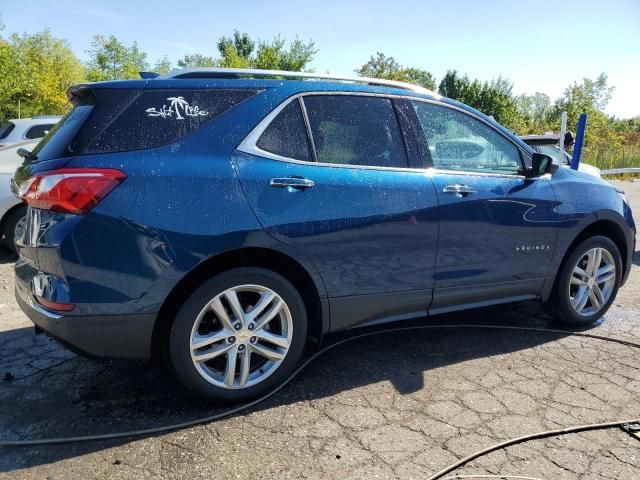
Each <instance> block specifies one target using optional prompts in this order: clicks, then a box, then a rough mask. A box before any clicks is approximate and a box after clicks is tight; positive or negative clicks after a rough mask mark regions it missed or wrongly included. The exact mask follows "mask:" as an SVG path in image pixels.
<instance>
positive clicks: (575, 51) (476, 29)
mask: <svg viewBox="0 0 640 480" xmlns="http://www.w3.org/2000/svg"><path fill="white" fill-rule="evenodd" d="M0 14H1V15H2V17H1V20H2V22H3V23H4V25H5V28H4V31H3V32H2V34H3V36H6V35H9V34H11V33H13V32H19V33H24V32H26V33H34V32H38V31H42V30H43V29H49V30H50V31H51V33H52V34H53V35H54V36H56V37H61V38H65V39H67V40H68V41H69V42H70V44H71V46H72V49H73V50H74V52H75V53H76V55H78V56H79V57H80V58H81V59H82V60H86V58H87V50H89V48H90V45H91V39H92V36H93V35H95V34H101V35H112V34H113V35H115V36H117V37H118V38H119V39H120V40H121V41H122V42H124V43H125V44H127V45H130V44H131V43H132V42H134V41H136V42H138V45H139V47H140V48H141V49H142V50H143V51H145V52H147V53H148V58H149V60H150V62H151V63H152V64H153V63H154V62H155V61H156V60H157V59H159V58H161V57H163V56H164V55H168V57H169V58H170V59H171V60H172V61H173V62H176V61H177V59H179V58H181V57H182V56H184V55H186V54H191V53H194V52H198V53H202V54H208V55H214V56H217V50H216V43H217V40H218V38H219V37H220V36H222V35H227V36H229V35H231V34H232V33H233V30H234V29H238V30H239V31H240V32H247V33H248V34H249V35H250V36H251V37H252V38H254V39H263V40H269V39H272V38H273V37H274V36H276V35H278V34H280V35H281V36H282V38H284V39H288V40H291V39H294V38H295V37H296V36H298V37H299V38H301V39H302V40H313V41H314V42H315V45H316V48H317V49H318V53H317V55H316V56H315V58H314V60H313V62H312V64H311V67H312V68H314V69H315V70H316V71H317V72H323V73H324V72H331V73H335V74H348V75H352V74H353V73H354V72H353V71H354V69H356V68H358V67H360V66H361V65H362V64H364V63H366V62H367V60H368V59H369V57H370V56H371V55H373V54H375V53H376V52H377V51H380V52H383V53H384V54H386V55H390V56H393V57H394V58H395V59H396V60H397V61H398V62H399V63H400V64H401V65H404V66H411V67H416V68H421V69H424V70H428V71H430V72H432V73H433V74H434V75H435V77H436V80H437V81H439V80H440V79H441V78H442V77H443V76H444V74H445V73H446V71H447V70H449V69H456V70H457V71H458V72H460V73H467V74H469V76H470V77H472V78H479V79H481V80H491V79H493V78H496V77H497V76H498V75H502V76H503V77H506V78H508V79H509V80H510V81H511V82H512V83H513V84H514V93H516V94H522V93H526V94H532V93H535V92H544V93H547V94H548V95H549V96H550V97H551V98H552V99H555V98H556V97H558V96H560V95H561V94H562V92H563V91H564V89H565V88H566V87H567V86H568V85H570V84H571V83H573V82H574V81H577V82H580V81H581V80H582V78H584V77H588V78H592V79H595V78H596V77H597V76H598V75H599V74H600V73H601V72H604V73H606V74H607V75H608V77H609V83H610V85H614V86H615V91H614V94H613V98H612V100H611V102H610V104H609V106H608V108H607V113H609V114H613V115H616V116H617V117H620V118H628V117H632V116H637V115H640V0H607V1H606V2H603V1H602V0H600V1H594V0H582V1H574V0H564V1H558V0H555V1H548V0H536V1H527V2H518V1H514V0H509V1H503V0H496V1H490V0H476V1H466V0H446V1H442V0H441V1H438V2H433V1H430V0H421V1H402V0H395V1H389V0H383V1H379V0H368V1H360V0H357V1H347V0H342V1H338V0H323V1H319V2H318V1H315V2H305V1H303V0H297V1H275V0H272V1H253V0H243V1H241V2H239V1H225V2H220V1H217V0H208V1H197V0H181V1H175V0H172V1H168V0H153V1H139V0H138V1H136V0H111V1H97V0H0Z"/></svg>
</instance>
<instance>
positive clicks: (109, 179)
mask: <svg viewBox="0 0 640 480" xmlns="http://www.w3.org/2000/svg"><path fill="white" fill-rule="evenodd" d="M125 178H127V176H126V175H125V174H124V173H123V172H121V171H120V170H115V169H109V168H62V169H60V170H52V171H50V172H43V173H39V174H37V175H35V176H33V177H30V178H28V179H27V180H25V181H23V182H22V184H21V185H19V186H18V189H19V192H18V193H19V195H18V196H19V197H20V198H21V199H22V200H24V201H25V202H26V203H27V204H28V205H29V206H31V207H33V208H40V209H42V210H53V211H56V212H65V213H75V214H80V215H81V214H84V213H87V212H88V211H89V210H91V209H92V208H93V207H95V206H96V205H97V204H98V202H100V200H102V199H103V198H104V197H106V196H107V195H108V194H109V192H111V190H113V189H114V188H116V187H117V186H118V185H119V184H120V183H121V182H122V181H123V180H124V179H125Z"/></svg>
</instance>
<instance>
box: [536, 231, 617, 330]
mask: <svg viewBox="0 0 640 480" xmlns="http://www.w3.org/2000/svg"><path fill="white" fill-rule="evenodd" d="M621 276H622V257H621V256H620V251H619V250H618V247H617V246H616V244H615V243H614V242H613V241H612V240H611V239H609V238H607V237H603V236H600V235H598V236H594V237H589V238H587V239H586V240H584V241H582V242H581V243H580V244H578V245H577V246H576V247H575V248H574V250H573V252H571V253H570V254H569V256H568V257H567V260H566V261H565V262H564V264H563V266H562V268H561V269H560V272H559V274H558V277H557V280H556V283H555V285H554V287H553V291H552V293H551V298H550V299H549V302H548V307H549V311H550V313H551V315H553V317H554V318H555V319H556V320H558V321H559V322H561V323H564V324H567V325H572V326H585V325H591V324H592V323H594V322H595V321H597V320H598V319H600V318H601V317H602V316H603V315H604V314H605V313H606V312H607V310H609V307H611V304H612V303H613V301H614V300H615V298H616V295H617V293H618V288H619V286H620V280H621Z"/></svg>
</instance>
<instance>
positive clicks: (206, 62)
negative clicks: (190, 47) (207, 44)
mask: <svg viewBox="0 0 640 480" xmlns="http://www.w3.org/2000/svg"><path fill="white" fill-rule="evenodd" d="M215 66H216V60H215V59H214V58H213V57H207V56H205V55H201V54H199V53H194V54H193V55H185V56H184V57H182V58H181V59H180V60H178V67H180V68H195V67H215Z"/></svg>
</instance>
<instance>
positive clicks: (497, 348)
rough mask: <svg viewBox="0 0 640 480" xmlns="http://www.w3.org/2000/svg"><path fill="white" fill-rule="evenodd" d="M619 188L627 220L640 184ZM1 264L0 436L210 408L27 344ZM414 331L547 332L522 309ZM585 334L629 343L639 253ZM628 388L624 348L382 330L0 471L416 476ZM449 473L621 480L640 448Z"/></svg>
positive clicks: (583, 449) (594, 414)
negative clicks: (286, 369)
mask: <svg viewBox="0 0 640 480" xmlns="http://www.w3.org/2000/svg"><path fill="white" fill-rule="evenodd" d="M621 185H623V188H625V190H627V192H628V195H629V197H630V199H631V201H632V203H633V204H635V211H636V212H640V183H635V184H630V183H625V184H621ZM637 216H638V214H636V217H637ZM0 262H2V264H1V265H0V375H1V376H3V377H4V381H0V437H1V439H3V440H8V439H36V438H45V437H58V436H74V435H86V434H100V433H109V432H119V431H129V430H135V429H140V428H148V427H155V426H161V425H168V424H172V423H176V422H181V421H186V420H189V419H194V418H198V417H201V416H206V415H210V414H212V413H215V412H216V411H221V409H220V408H219V407H215V406H212V405H209V404H206V403H203V402H201V401H199V400H197V399H195V398H193V397H191V396H190V395H189V394H187V393H186V392H184V391H183V390H182V389H180V388H179V387H178V386H176V385H175V384H174V383H173V382H172V379H171V378H170V377H169V376H168V375H167V374H166V373H165V371H164V370H163V369H162V368H160V367H159V366H157V365H153V364H149V363H144V362H131V361H98V360H89V359H84V358H80V357H77V356H75V355H74V354H72V353H70V352H68V351H67V350H65V349H63V348H62V347H59V346H58V345H57V344H56V343H54V342H52V341H51V340H49V339H47V338H46V337H44V336H38V337H35V336H34V335H33V330H32V328H30V324H29V322H28V320H27V319H26V317H25V316H24V315H23V314H22V313H21V312H20V311H19V309H18V307H17V306H16V304H15V302H14V300H13V292H12V289H13V277H12V266H13V264H12V262H11V259H9V258H7V257H6V256H5V257H3V258H0ZM418 323H421V324H423V325H434V324H449V325H452V324H492V325H518V326H534V327H542V328H545V327H550V328H560V327H559V326H557V325H553V324H552V323H551V320H550V319H549V318H548V317H547V316H546V315H545V314H544V313H543V312H542V310H541V309H540V307H539V306H538V305H537V304H536V303H523V304H517V305H509V306H500V307H495V308H488V309H482V310H475V311H471V312H463V313H457V314H455V315H446V316H439V317H432V318H431V319H428V320H424V321H422V322H416V324H418ZM589 332H590V333H598V334H601V335H607V336H609V337H614V338H623V339H628V340H632V341H635V342H637V343H640V252H636V256H635V258H634V267H633V271H632V274H631V278H630V280H629V282H628V284H627V285H626V286H625V287H624V288H623V289H622V290H621V292H620V294H619V296H618V299H617V300H616V304H615V306H614V307H613V308H612V309H611V311H610V312H609V313H608V314H607V317H606V319H604V321H603V322H602V323H600V324H599V325H597V326H595V327H593V328H591V329H589ZM639 394H640V354H639V353H638V350H637V349H634V348H632V347H629V346H625V345H621V344H619V343H612V342H606V341H602V340H596V339H589V338H578V337H572V336H569V335H557V334H550V333H540V332H537V333H536V332H522V331H509V330H487V329H481V328H474V327H467V328H463V329H438V328H436V329H430V330H415V331H410V332H407V331H404V332H396V333H383V334H379V335H376V336H371V337H367V338H365V339H361V340H356V341H353V342H350V343H346V344H343V345H341V346H339V347H337V348H335V349H333V350H331V351H329V352H328V353H326V354H325V355H323V356H322V357H321V358H320V359H319V360H318V361H316V362H315V363H313V364H312V365H311V366H310V367H308V368H307V369H306V370H305V371H304V372H303V373H302V374H301V375H300V376H299V377H297V378H296V379H295V380H294V381H293V382H292V383H290V384H289V385H288V386H286V387H285V388H284V389H283V390H281V391H280V392H278V393H277V394H276V395H275V396H274V397H272V398H271V399H269V400H268V401H266V402H264V403H262V404H260V405H259V406H256V407H254V408H252V409H250V410H248V411H246V412H244V413H242V414H238V415H234V416H231V417H230V418H227V419H225V420H220V421H217V422H212V423H207V424H204V425H200V426H196V427H192V428H185V429H182V430H178V431H175V432H171V433H166V434H161V435H155V436H146V437H136V438H128V439H121V440H115V441H109V442H88V443H77V444H70V445H52V446H44V447H42V446H41V447H28V448H26V447H24V448H2V447H0V477H11V478H25V479H26V478H30V479H31V478H38V479H40V478H42V479H44V478H48V479H62V478H64V479H68V478H72V479H74V478H77V479H90V478H154V479H157V478H163V479H164V478H167V479H169V478H216V479H226V478H265V479H267V478H274V477H278V478H336V479H338V478H339V479H343V478H363V479H364V478H367V479H368V478H380V479H384V478H403V479H404V478H416V479H417V478H426V477H428V476H429V475H431V474H433V473H435V472H436V471H438V470H440V469H442V468H444V467H445V466H447V465H449V464H451V463H453V462H455V461H456V460H457V459H459V458H462V457H464V456H466V455H468V454H470V453H473V452H475V451H477V450H480V449H482V448H484V447H487V446H489V445H492V444H495V443H497V442H501V441H503V440H506V439H509V438H512V437H517V436H521V435H525V434H528V433H533V432H538V431H542V430H546V429H555V428H561V427H567V426H572V425H579V424H585V423H592V422H605V421H614V420H623V419H630V418H639V417H640V402H639V401H638V395H639ZM452 474H455V475H471V477H467V478H480V477H478V475H489V474H494V475H521V476H527V477H533V478H544V479H577V478H591V479H602V478H617V479H637V478H640V439H637V438H635V437H632V436H631V435H629V434H627V433H625V432H623V431H622V430H620V429H616V428H612V429H606V430H598V431H592V432H587V433H579V434H570V435H564V436H560V437H554V438H548V439H544V440H535V441H530V442H526V443H521V444H519V445H517V446H514V447H509V448H506V449H503V450H499V451H497V452H494V453H491V454H489V455H486V456H483V457H481V458H479V459H477V460H475V461H472V462H470V463H468V464H467V465H465V466H464V467H462V468H460V469H458V470H456V471H455V472H453V473H452ZM496 478H500V477H499V476H498V477H496Z"/></svg>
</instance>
